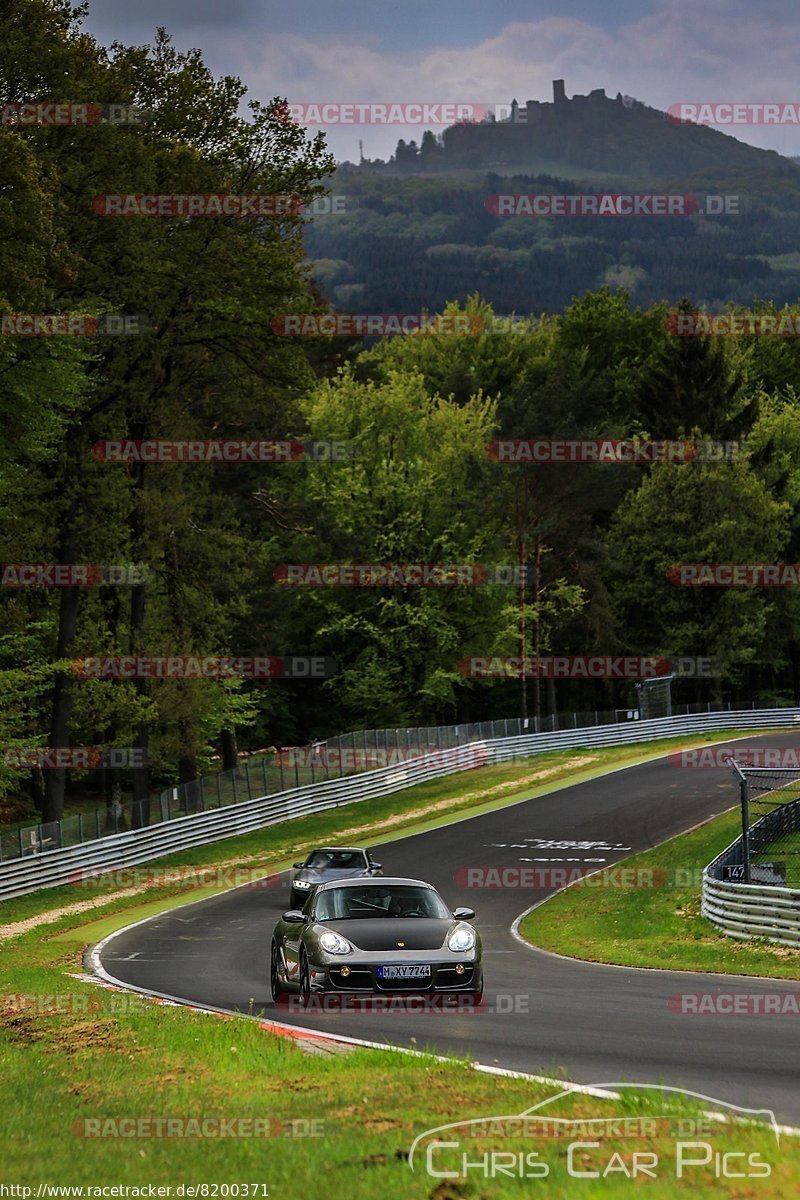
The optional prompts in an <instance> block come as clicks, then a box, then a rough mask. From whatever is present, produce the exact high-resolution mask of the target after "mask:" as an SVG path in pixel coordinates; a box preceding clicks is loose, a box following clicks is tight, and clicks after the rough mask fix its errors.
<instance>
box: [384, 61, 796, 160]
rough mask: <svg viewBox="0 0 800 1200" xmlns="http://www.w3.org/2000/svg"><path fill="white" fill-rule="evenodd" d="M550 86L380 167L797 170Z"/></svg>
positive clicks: (771, 156) (653, 115)
mask: <svg viewBox="0 0 800 1200" xmlns="http://www.w3.org/2000/svg"><path fill="white" fill-rule="evenodd" d="M553 89H554V97H553V101H552V102H550V103H546V102H540V101H538V100H528V101H527V102H526V103H525V104H517V102H516V100H514V101H512V102H511V105H510V109H511V115H510V116H509V117H508V118H507V119H504V120H493V119H488V120H486V121H484V122H481V123H478V124H463V125H452V126H450V128H448V129H446V130H445V131H444V133H443V134H442V135H441V137H440V138H436V137H435V136H434V135H433V134H432V133H430V132H426V133H425V135H424V136H423V138H422V143H421V145H420V146H416V145H415V144H413V143H412V144H411V145H410V146H409V145H406V143H405V142H403V141H401V142H400V143H398V147H397V150H396V152H395V155H394V158H393V160H390V163H388V164H385V165H386V167H387V168H388V169H392V168H394V169H395V170H397V171H399V172H402V173H404V174H405V173H416V172H430V171H437V172H438V171H441V172H445V173H447V172H449V171H452V170H458V169H459V168H465V167H466V168H472V169H475V168H483V169H494V170H503V169H506V170H518V171H528V172H530V171H538V172H540V171H548V170H550V169H551V164H553V163H564V162H565V163H569V164H571V165H572V166H573V167H575V168H583V169H585V170H587V171H591V172H597V171H599V172H603V173H605V174H607V175H637V176H653V177H656V178H659V179H663V178H665V177H667V176H671V175H691V174H695V173H696V172H707V171H718V170H722V171H752V170H761V171H765V172H767V173H768V174H770V175H774V174H787V175H788V174H790V173H792V172H793V171H795V170H796V167H795V165H794V163H793V162H792V161H791V160H789V159H786V158H783V157H782V156H781V155H779V154H778V153H777V152H776V151H774V150H760V149H758V148H757V147H755V146H749V145H747V144H746V143H745V142H740V141H738V140H737V139H736V138H735V137H731V136H730V135H729V134H725V133H721V132H720V131H718V130H716V129H712V128H710V127H709V126H705V125H692V124H685V123H680V122H677V121H675V120H673V119H671V118H669V117H668V116H667V114H666V113H663V112H661V111H660V110H658V109H655V108H650V107H648V106H647V105H646V104H643V103H641V102H640V101H638V100H634V99H633V98H632V97H630V96H622V94H621V93H619V92H618V93H617V96H616V98H615V99H613V100H612V99H610V98H608V97H607V96H606V95H605V91H604V89H602V88H598V89H596V90H595V91H593V92H591V93H589V95H588V96H573V97H572V98H568V97H567V96H566V94H565V91H564V85H563V80H554V83H553ZM370 165H371V166H372V167H373V168H374V167H376V166H378V165H379V164H378V163H372V164H370Z"/></svg>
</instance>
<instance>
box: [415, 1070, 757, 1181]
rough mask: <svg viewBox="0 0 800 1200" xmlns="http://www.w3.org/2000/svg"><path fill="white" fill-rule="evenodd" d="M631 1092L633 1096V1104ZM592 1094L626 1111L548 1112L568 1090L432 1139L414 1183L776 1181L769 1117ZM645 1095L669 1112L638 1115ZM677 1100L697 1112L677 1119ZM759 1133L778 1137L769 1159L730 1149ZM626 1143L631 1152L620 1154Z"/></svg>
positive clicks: (712, 1103)
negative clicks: (424, 1179)
mask: <svg viewBox="0 0 800 1200" xmlns="http://www.w3.org/2000/svg"><path fill="white" fill-rule="evenodd" d="M626 1090H627V1091H628V1092H629V1093H631V1092H633V1093H634V1096H631V1095H624V1092H625V1091H626ZM589 1092H590V1095H591V1096H592V1097H594V1098H595V1100H596V1101H598V1102H599V1101H604V1100H610V1101H614V1102H617V1111H616V1112H615V1113H612V1114H611V1115H603V1114H601V1115H599V1116H590V1117H586V1116H582V1117H578V1118H565V1117H555V1116H552V1115H550V1114H549V1113H547V1112H545V1110H546V1109H547V1108H548V1107H549V1106H551V1105H553V1104H554V1103H556V1102H557V1101H559V1100H563V1099H569V1098H570V1097H573V1098H574V1097H575V1089H574V1088H564V1089H562V1090H561V1091H559V1092H556V1093H555V1094H554V1095H552V1096H549V1097H547V1098H546V1099H544V1100H540V1101H539V1103H538V1104H534V1105H533V1106H532V1107H531V1108H528V1109H526V1110H525V1111H523V1112H520V1113H511V1114H503V1115H500V1116H482V1117H473V1118H469V1119H467V1120H464V1121H454V1122H451V1123H450V1124H447V1125H440V1126H437V1127H435V1128H432V1129H426V1130H425V1131H424V1132H422V1133H420V1134H419V1135H418V1136H417V1137H416V1138H415V1139H414V1141H413V1142H412V1144H411V1149H410V1150H409V1152H408V1158H407V1161H408V1165H409V1167H410V1169H411V1170H412V1171H414V1172H415V1173H420V1174H422V1173H424V1174H427V1175H428V1176H430V1177H431V1178H432V1179H437V1180H448V1181H451V1183H452V1186H453V1187H457V1188H463V1187H465V1186H466V1187H475V1188H478V1189H480V1188H481V1186H482V1185H483V1181H485V1180H496V1179H504V1178H511V1179H515V1180H517V1181H522V1180H544V1179H548V1180H556V1179H557V1180H558V1182H559V1183H561V1182H562V1181H563V1184H564V1185H565V1186H567V1187H573V1186H574V1185H573V1184H572V1180H584V1181H589V1182H592V1181H597V1180H603V1181H608V1180H615V1181H618V1182H620V1183H621V1182H622V1181H626V1182H631V1183H633V1184H634V1185H636V1184H641V1182H642V1181H647V1180H652V1179H680V1180H685V1181H686V1183H688V1184H689V1185H691V1183H692V1182H696V1183H700V1182H705V1181H706V1180H707V1179H708V1177H709V1176H710V1177H711V1178H712V1179H713V1180H715V1181H722V1180H747V1181H756V1180H758V1181H761V1180H765V1179H769V1178H770V1176H771V1175H772V1172H773V1169H774V1167H775V1165H776V1160H777V1149H778V1148H779V1146H780V1129H779V1127H778V1125H777V1123H776V1120H775V1114H774V1113H773V1112H772V1110H770V1109H753V1108H743V1107H741V1106H740V1105H736V1104H730V1103H728V1102H727V1101H724V1100H718V1099H716V1098H715V1097H713V1096H707V1095H704V1094H703V1093H701V1092H693V1091H689V1090H688V1089H686V1088H677V1087H669V1086H667V1085H661V1084H643V1083H635V1084H632V1083H598V1084H595V1085H592V1087H591V1088H590V1089H589ZM636 1092H658V1093H664V1094H665V1095H664V1097H663V1099H664V1110H663V1111H661V1112H659V1111H658V1110H657V1109H654V1107H653V1105H652V1103H651V1102H649V1100H647V1101H645V1100H644V1098H642V1102H641V1108H642V1110H643V1111H642V1115H637V1112H636V1109H637V1105H636V1104H635V1098H636V1097H635V1093H636ZM673 1096H678V1097H684V1098H686V1100H688V1101H689V1102H690V1107H688V1106H685V1105H684V1106H681V1107H680V1108H678V1109H677V1110H676V1109H675V1107H674V1106H672V1111H670V1107H671V1106H670V1105H669V1103H668V1101H669V1099H670V1098H671V1097H673ZM584 1099H585V1097H583V1096H581V1100H584ZM632 1101H634V1103H632ZM619 1102H622V1103H619ZM753 1126H758V1127H760V1128H762V1129H764V1130H767V1131H770V1132H771V1133H773V1134H774V1136H775V1150H774V1151H773V1148H772V1143H771V1141H770V1142H769V1148H770V1149H769V1153H767V1152H765V1151H764V1150H763V1148H762V1149H761V1150H753V1149H751V1148H750V1147H749V1146H747V1147H745V1148H743V1147H742V1145H734V1146H733V1147H731V1146H729V1143H730V1141H731V1138H732V1137H733V1140H734V1143H735V1142H736V1140H737V1139H736V1136H735V1135H736V1134H737V1133H740V1132H741V1134H742V1138H741V1140H742V1141H744V1131H745V1129H746V1128H747V1127H753ZM723 1140H724V1143H725V1145H724V1147H723V1145H722V1142H723ZM618 1142H621V1143H622V1151H623V1152H621V1151H620V1150H619V1149H615V1148H614V1144H615V1143H618ZM487 1143H488V1144H489V1145H492V1144H500V1143H502V1148H500V1149H487V1148H486V1146H487ZM604 1143H605V1144H604ZM637 1143H640V1145H639V1144H637ZM665 1144H666V1149H665V1148H664V1145H665ZM440 1186H442V1187H444V1186H446V1185H445V1184H444V1183H442V1184H441V1185H440ZM545 1186H546V1185H545ZM768 1186H769V1185H768ZM528 1194H530V1195H533V1192H530V1193H528ZM541 1194H542V1195H545V1194H546V1193H545V1192H542V1193H541ZM559 1194H560V1193H559ZM565 1194H566V1193H565ZM726 1194H730V1193H726ZM748 1194H749V1193H748Z"/></svg>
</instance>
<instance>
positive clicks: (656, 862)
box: [520, 808, 800, 979]
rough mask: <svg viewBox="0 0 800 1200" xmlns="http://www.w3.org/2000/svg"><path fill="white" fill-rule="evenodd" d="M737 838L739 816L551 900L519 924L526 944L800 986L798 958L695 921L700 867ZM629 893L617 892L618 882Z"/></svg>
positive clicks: (788, 950)
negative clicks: (792, 982)
mask: <svg viewBox="0 0 800 1200" xmlns="http://www.w3.org/2000/svg"><path fill="white" fill-rule="evenodd" d="M740 832H741V817H740V815H739V810H738V808H737V809H736V810H734V811H731V812H726V813H722V815H721V816H719V817H715V818H714V820H713V821H709V822H708V823H707V824H705V825H702V826H701V827H700V828H699V829H696V830H694V831H693V832H692V833H685V834H682V835H680V836H679V837H676V838H672V840H671V841H669V842H665V843H664V844H663V845H662V846H657V847H656V848H655V849H654V850H647V851H645V852H644V853H642V854H635V855H632V856H631V857H629V858H626V859H625V862H624V867H625V869H626V872H633V873H632V874H628V875H626V874H625V873H624V872H614V871H613V870H608V871H602V872H600V873H599V874H598V875H596V876H594V877H592V878H587V879H586V880H583V881H580V882H579V883H577V884H575V885H573V886H572V887H569V888H566V889H565V890H564V891H563V892H559V893H557V894H556V895H555V896H553V897H552V898H551V899H549V900H547V901H545V903H544V904H542V905H540V906H539V907H538V908H536V909H534V910H533V912H531V913H529V914H528V916H527V917H525V919H524V920H523V921H522V922H521V924H520V933H521V934H522V936H523V937H524V938H526V939H527V940H528V941H530V942H533V943H535V945H537V946H541V947H542V949H544V950H553V951H555V952H556V953H558V954H566V955H569V956H570V957H572V958H582V959H587V960H589V961H591V962H603V963H618V964H620V965H623V966H628V967H664V968H666V969H668V970H672V971H714V972H717V973H720V974H725V975H727V974H739V975H763V976H768V977H770V978H774V979H800V950H794V949H792V948H791V947H790V946H777V945H772V944H771V943H769V942H766V941H760V940H758V941H757V940H753V941H739V940H738V939H735V938H729V937H726V936H725V935H724V934H722V933H720V932H718V931H717V930H716V929H715V927H714V926H713V925H712V924H711V922H710V921H708V920H706V919H705V917H701V916H700V878H701V872H702V869H703V867H705V866H706V865H707V864H708V863H709V862H710V861H711V860H712V859H713V858H715V857H716V855H717V854H719V852H720V851H721V850H724V849H725V847H726V846H728V845H730V843H731V842H732V841H734V840H735V838H736V837H737V836H738V834H739V833H740ZM626 878H627V880H628V882H629V883H630V884H632V885H634V886H624V883H625V879H626Z"/></svg>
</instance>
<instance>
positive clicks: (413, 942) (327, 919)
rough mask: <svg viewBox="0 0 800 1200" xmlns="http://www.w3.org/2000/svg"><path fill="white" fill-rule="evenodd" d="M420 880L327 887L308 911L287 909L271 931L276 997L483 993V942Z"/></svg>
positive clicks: (467, 912)
mask: <svg viewBox="0 0 800 1200" xmlns="http://www.w3.org/2000/svg"><path fill="white" fill-rule="evenodd" d="M474 916H475V913H474V912H473V911H472V909H471V908H457V909H456V910H455V912H451V911H450V909H449V908H448V907H447V905H446V904H445V902H444V900H443V899H442V897H441V896H440V895H439V893H438V892H437V891H436V890H435V888H432V887H431V886H430V884H428V883H423V882H422V881H421V880H419V879H351V880H340V881H337V882H335V883H324V884H322V885H321V886H320V887H318V888H317V890H316V892H315V893H314V895H313V896H311V897H310V898H309V899H308V900H307V901H306V904H305V907H304V908H303V910H302V912H301V911H299V910H297V909H293V910H290V911H289V912H285V913H284V914H283V916H282V917H281V919H280V920H279V921H278V923H277V925H276V926H275V929H274V930H273V934H272V945H271V947H270V984H271V987H272V996H273V999H274V1000H276V1001H277V1000H278V997H279V996H280V995H281V993H282V992H285V991H289V990H291V991H298V992H299V993H300V995H301V996H302V998H303V1000H304V1001H305V1002H306V1003H308V1002H309V1000H310V998H311V996H312V995H314V994H318V993H323V992H325V993H331V992H337V993H340V994H341V993H353V992H362V993H364V992H366V993H376V992H429V993H432V992H439V993H441V992H448V993H456V992H467V993H469V994H470V995H471V996H472V997H474V998H475V999H480V997H481V996H482V994H483V966H482V962H481V940H480V936H479V935H478V933H477V932H476V931H475V929H473V927H472V926H471V925H469V924H467V922H468V921H469V919H470V918H472V917H474Z"/></svg>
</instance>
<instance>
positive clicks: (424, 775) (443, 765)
mask: <svg viewBox="0 0 800 1200" xmlns="http://www.w3.org/2000/svg"><path fill="white" fill-rule="evenodd" d="M798 726H800V708H791V709H787V708H780V709H760V710H749V709H747V710H744V711H738V712H728V711H725V712H716V713H698V714H695V715H691V716H680V717H661V718H657V719H654V720H650V721H636V722H631V723H630V725H628V724H625V725H610V726H597V727H589V728H584V729H572V730H565V731H562V732H560V733H540V734H528V735H526V736H523V737H511V738H487V739H484V740H482V741H477V742H470V743H468V744H466V745H462V746H456V747H454V748H452V749H445V750H438V751H434V752H432V753H430V754H423V755H421V756H420V757H419V758H414V759H410V760H408V761H406V762H402V763H399V764H397V765H395V766H389V767H381V768H380V769H378V770H374V771H366V772H363V773H361V774H358V775H351V776H348V777H346V778H343V779H334V780H329V781H327V782H318V783H314V784H306V785H305V786H303V787H299V788H290V789H288V790H286V791H283V792H280V793H277V794H273V795H269V796H262V797H259V798H257V799H253V800H243V801H241V802H240V803H238V804H229V805H227V806H226V807H223V808H215V809H211V810H206V811H204V812H195V813H187V814H185V815H183V816H176V817H173V818H171V819H170V820H167V821H163V822H161V823H160V824H158V825H152V826H149V827H148V828H145V829H132V830H128V831H126V832H125V833H118V834H110V835H108V836H107V837H104V838H102V839H100V840H99V841H93V842H84V843H81V844H78V845H74V846H69V847H65V848H62V849H49V850H47V849H45V850H42V851H40V852H39V853H37V854H35V855H30V856H27V857H26V858H24V859H14V860H12V861H10V862H4V863H0V900H2V899H10V898H12V897H14V896H24V895H27V894H28V893H30V892H35V891H37V890H38V889H40V888H47V887H58V886H59V885H62V884H66V883H79V882H81V881H82V880H84V879H86V878H87V877H89V876H91V875H93V874H97V873H101V872H103V871H111V870H118V869H121V868H125V867H130V866H137V865H139V864H141V863H144V862H149V861H150V860H152V859H155V858H161V857H163V856H165V855H168V854H174V853H176V852H177V851H180V850H184V849H188V848H190V847H194V846H202V845H206V844H208V843H210V842H217V841H222V840H223V839H225V838H229V837H235V836H237V835H239V834H243V833H250V832H253V831H254V830H256V829H263V828H265V827H266V826H269V825H276V824H280V823H281V822H283V821H289V820H293V819H294V818H296V817H300V816H305V815H307V814H309V813H319V812H325V811H326V810H328V809H331V808H337V807H339V805H343V804H352V803H358V802H361V801H364V800H370V799H373V798H375V797H378V796H386V795H390V794H391V793H393V792H398V791H401V790H403V789H404V788H409V787H414V786H415V785H416V784H418V783H424V782H426V781H427V780H429V779H435V778H438V777H440V776H442V775H450V774H453V773H455V772H457V771H464V770H468V769H470V768H472V767H477V766H483V765H486V764H490V763H498V762H510V761H511V760H513V759H515V758H526V757H529V756H531V755H535V754H542V753H544V752H546V751H548V750H567V749H573V748H574V749H577V748H586V749H590V748H592V747H596V746H615V745H626V744H628V743H633V742H640V741H655V740H658V739H662V738H669V737H676V736H679V735H681V734H692V733H703V732H711V731H714V730H717V729H770V728H781V727H795V728H796V727H798Z"/></svg>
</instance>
